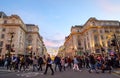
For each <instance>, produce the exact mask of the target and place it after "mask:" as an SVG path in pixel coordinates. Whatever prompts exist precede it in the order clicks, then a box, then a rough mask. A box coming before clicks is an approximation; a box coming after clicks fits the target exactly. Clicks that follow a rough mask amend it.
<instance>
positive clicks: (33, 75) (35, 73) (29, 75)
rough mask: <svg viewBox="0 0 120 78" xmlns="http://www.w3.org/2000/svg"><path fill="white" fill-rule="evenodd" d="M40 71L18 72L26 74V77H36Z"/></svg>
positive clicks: (22, 74) (21, 74)
mask: <svg viewBox="0 0 120 78" xmlns="http://www.w3.org/2000/svg"><path fill="white" fill-rule="evenodd" d="M39 74H40V73H38V72H28V73H20V74H16V75H17V76H22V77H23V76H24V77H35V76H37V75H39Z"/></svg>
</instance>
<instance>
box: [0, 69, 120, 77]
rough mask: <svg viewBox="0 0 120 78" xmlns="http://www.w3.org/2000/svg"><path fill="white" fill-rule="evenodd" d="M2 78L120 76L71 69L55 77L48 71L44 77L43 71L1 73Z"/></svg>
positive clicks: (57, 73) (56, 73) (56, 74)
mask: <svg viewBox="0 0 120 78" xmlns="http://www.w3.org/2000/svg"><path fill="white" fill-rule="evenodd" d="M0 78H120V75H117V74H115V73H111V74H109V73H108V72H105V73H101V72H100V73H99V74H97V73H95V72H92V73H89V72H88V70H87V69H84V70H82V71H81V72H80V71H73V70H71V69H69V70H66V71H63V72H59V71H57V72H55V74H54V75H51V71H48V73H47V74H46V75H43V72H42V71H39V72H38V71H36V72H32V71H26V72H8V71H0Z"/></svg>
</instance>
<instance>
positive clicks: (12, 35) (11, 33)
mask: <svg viewBox="0 0 120 78" xmlns="http://www.w3.org/2000/svg"><path fill="white" fill-rule="evenodd" d="M9 34H10V44H9V50H8V57H10V54H11V53H10V52H11V49H12V48H11V47H12V46H11V45H12V39H13V37H14V34H15V33H14V32H10V33H9Z"/></svg>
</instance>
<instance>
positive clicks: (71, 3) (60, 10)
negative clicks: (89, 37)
mask: <svg viewBox="0 0 120 78" xmlns="http://www.w3.org/2000/svg"><path fill="white" fill-rule="evenodd" d="M0 9H1V11H3V12H5V13H6V14H7V15H11V14H17V15H19V16H20V17H21V19H22V20H23V21H24V23H29V24H35V25H38V26H39V32H40V35H41V36H42V37H43V40H44V43H45V45H46V47H59V46H61V45H63V43H64V40H65V36H68V35H69V34H70V29H71V26H74V25H83V24H84V23H85V22H86V21H87V20H88V19H89V18H90V17H96V18H97V19H99V20H120V0H1V2H0Z"/></svg>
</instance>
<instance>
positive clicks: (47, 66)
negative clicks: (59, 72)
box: [44, 64, 54, 75]
mask: <svg viewBox="0 0 120 78" xmlns="http://www.w3.org/2000/svg"><path fill="white" fill-rule="evenodd" d="M48 68H50V69H51V71H52V73H51V74H52V75H53V74H54V71H53V68H52V64H47V65H46V69H45V72H44V74H47V71H48Z"/></svg>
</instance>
